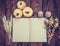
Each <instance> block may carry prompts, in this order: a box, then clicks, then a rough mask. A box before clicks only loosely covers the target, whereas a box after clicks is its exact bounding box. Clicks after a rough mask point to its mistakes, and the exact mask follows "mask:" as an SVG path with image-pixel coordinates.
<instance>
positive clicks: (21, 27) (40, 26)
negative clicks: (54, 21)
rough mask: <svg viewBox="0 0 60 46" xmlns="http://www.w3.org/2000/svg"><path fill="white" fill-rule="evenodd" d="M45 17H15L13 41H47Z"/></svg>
mask: <svg viewBox="0 0 60 46" xmlns="http://www.w3.org/2000/svg"><path fill="white" fill-rule="evenodd" d="M44 20H45V18H20V19H16V18H13V38H12V41H13V42H47V36H46V28H45V24H44Z"/></svg>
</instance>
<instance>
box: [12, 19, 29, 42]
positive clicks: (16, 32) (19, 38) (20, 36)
mask: <svg viewBox="0 0 60 46" xmlns="http://www.w3.org/2000/svg"><path fill="white" fill-rule="evenodd" d="M12 40H13V42H29V19H28V18H27V19H26V18H20V19H16V18H13V39H12Z"/></svg>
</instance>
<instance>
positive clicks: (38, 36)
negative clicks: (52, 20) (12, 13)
mask: <svg viewBox="0 0 60 46" xmlns="http://www.w3.org/2000/svg"><path fill="white" fill-rule="evenodd" d="M44 20H45V18H31V36H30V41H31V42H47V37H46V28H45V24H44Z"/></svg>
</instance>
